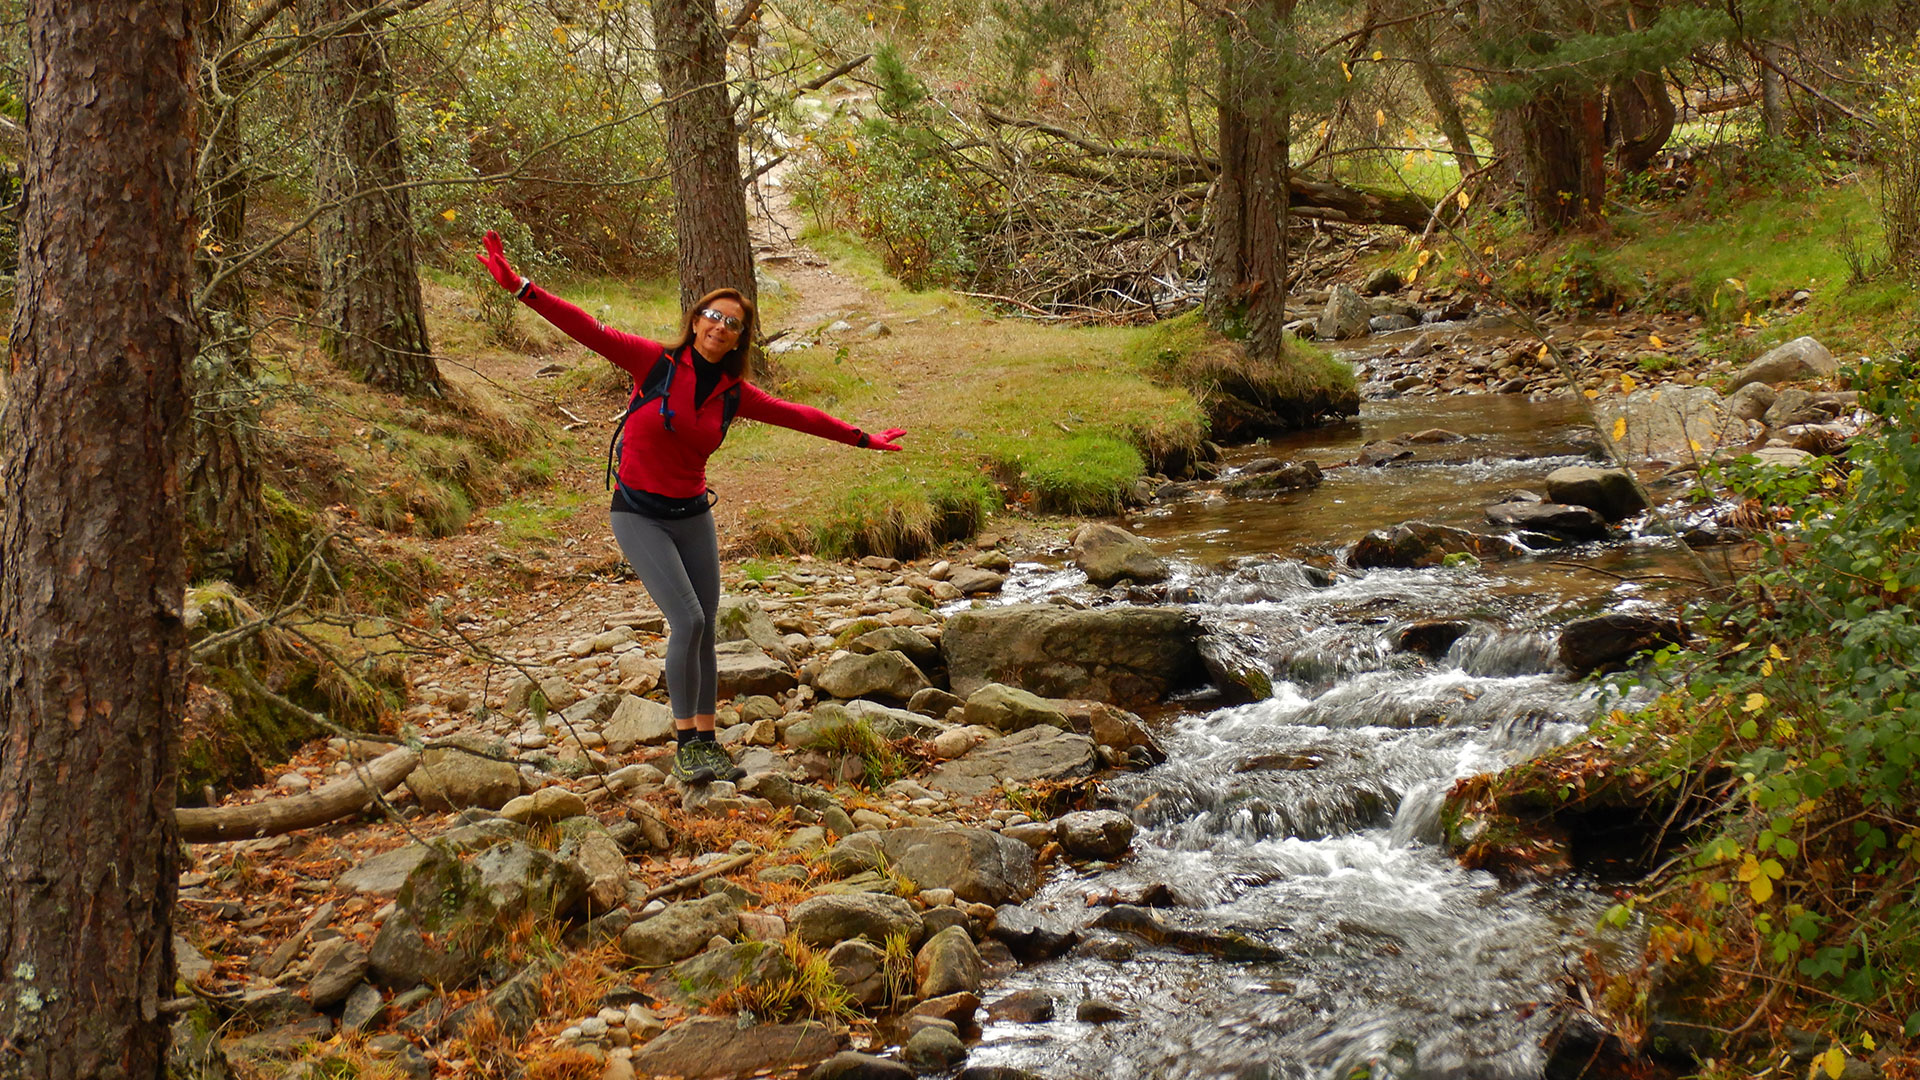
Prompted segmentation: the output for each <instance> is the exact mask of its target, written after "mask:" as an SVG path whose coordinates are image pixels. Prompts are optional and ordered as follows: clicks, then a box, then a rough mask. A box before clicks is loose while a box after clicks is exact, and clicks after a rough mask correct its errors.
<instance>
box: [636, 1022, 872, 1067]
mask: <svg viewBox="0 0 1920 1080" xmlns="http://www.w3.org/2000/svg"><path fill="white" fill-rule="evenodd" d="M843 1041H844V1037H843V1036H841V1035H837V1034H835V1033H834V1032H833V1031H832V1029H830V1028H828V1027H827V1026H826V1025H824V1024H815V1023H800V1024H759V1025H755V1026H753V1027H747V1028H742V1027H741V1026H740V1024H739V1022H738V1021H737V1020H735V1019H734V1018H733V1017H724V1018H723V1017H713V1016H696V1017H692V1018H690V1019H688V1020H686V1021H685V1022H683V1023H680V1024H677V1025H675V1026H674V1027H671V1028H668V1029H667V1031H666V1033H665V1034H663V1035H661V1036H660V1037H659V1038H657V1039H655V1040H653V1041H652V1042H650V1043H648V1044H647V1045H646V1046H645V1047H643V1048H641V1049H639V1050H637V1051H635V1052H634V1055H633V1058H632V1064H633V1069H634V1072H635V1073H636V1074H638V1075H642V1076H645V1075H664V1076H679V1077H686V1078H688V1080H695V1078H699V1080H706V1078H716V1080H717V1078H719V1077H733V1076H746V1075H748V1074H750V1073H754V1072H757V1071H759V1070H762V1069H769V1070H771V1069H790V1068H793V1067H795V1066H806V1065H812V1064H814V1063H815V1062H819V1061H824V1060H826V1059H827V1058H829V1057H831V1056H833V1055H834V1054H835V1053H837V1052H838V1051H839V1050H840V1047H841V1044H842V1043H843Z"/></svg>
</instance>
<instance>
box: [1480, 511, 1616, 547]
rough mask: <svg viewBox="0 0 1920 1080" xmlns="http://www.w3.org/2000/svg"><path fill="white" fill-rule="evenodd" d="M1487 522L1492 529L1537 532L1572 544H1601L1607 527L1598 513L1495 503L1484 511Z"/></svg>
mask: <svg viewBox="0 0 1920 1080" xmlns="http://www.w3.org/2000/svg"><path fill="white" fill-rule="evenodd" d="M1487 520H1488V521H1490V522H1492V523H1493V524H1495V525H1505V526H1508V527H1509V528H1515V529H1531V530H1537V531H1539V532H1545V533H1552V534H1553V535H1555V536H1564V537H1567V538H1569V539H1573V540H1602V539H1605V538H1606V535H1607V523H1606V520H1605V519H1603V518H1602V517H1601V516H1600V513H1599V511H1597V510H1594V509H1592V508H1590V507H1586V506H1569V505H1567V504H1565V503H1557V502H1506V503H1495V504H1494V505H1492V506H1489V507H1487Z"/></svg>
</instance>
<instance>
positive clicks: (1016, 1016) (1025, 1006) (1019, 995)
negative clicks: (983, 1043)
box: [987, 990, 1053, 1024]
mask: <svg viewBox="0 0 1920 1080" xmlns="http://www.w3.org/2000/svg"><path fill="white" fill-rule="evenodd" d="M987 1019H989V1020H1001V1021H1004V1022H1006V1023H1009V1024H1044V1023H1046V1022H1047V1021H1049V1020H1051V1019H1053V995H1051V994H1049V993H1047V992H1046V991H1045V990H1015V991H1014V992H1013V993H1011V994H1008V995H1007V996H1005V997H1003V998H1001V999H1000V1000H998V1001H996V1002H994V1003H993V1004H991V1005H989V1006H987Z"/></svg>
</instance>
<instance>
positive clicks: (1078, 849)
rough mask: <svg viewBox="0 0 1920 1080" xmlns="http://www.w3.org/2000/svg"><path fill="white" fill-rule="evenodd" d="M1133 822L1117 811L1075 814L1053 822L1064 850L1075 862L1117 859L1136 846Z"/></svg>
mask: <svg viewBox="0 0 1920 1080" xmlns="http://www.w3.org/2000/svg"><path fill="white" fill-rule="evenodd" d="M1133 830H1134V825H1133V819H1132V818H1130V817H1128V816H1127V815H1125V814H1123V813H1121V812H1120V811H1118V810H1076V811H1074V812H1073V813H1070V814H1063V815H1061V816H1060V817H1059V818H1057V819H1055V820H1054V823H1053V831H1054V836H1055V838H1056V839H1058V840H1059V841H1060V848H1061V850H1063V851H1065V852H1066V853H1067V855H1068V856H1069V857H1071V858H1075V859H1117V858H1119V857H1120V856H1122V855H1125V854H1126V853H1127V848H1128V846H1130V845H1131V844H1132V843H1133Z"/></svg>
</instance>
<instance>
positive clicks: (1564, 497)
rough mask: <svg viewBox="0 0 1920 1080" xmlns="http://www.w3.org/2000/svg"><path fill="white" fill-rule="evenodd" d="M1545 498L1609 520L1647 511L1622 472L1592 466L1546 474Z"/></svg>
mask: <svg viewBox="0 0 1920 1080" xmlns="http://www.w3.org/2000/svg"><path fill="white" fill-rule="evenodd" d="M1547 498H1548V500H1550V501H1551V502H1555V503H1561V504H1564V505H1567V506H1584V507H1587V508H1588V509H1590V510H1592V511H1594V512H1595V513H1597V514H1599V515H1600V516H1601V517H1603V518H1605V519H1607V520H1608V521H1619V520H1620V519H1622V518H1625V517H1630V516H1632V515H1634V514H1637V513H1639V512H1640V511H1642V510H1645V509H1646V508H1647V500H1646V499H1645V498H1643V497H1642V496H1641V494H1640V489H1639V488H1637V487H1635V486H1634V483H1633V477H1632V476H1630V475H1628V474H1627V471H1626V470H1625V469H1598V468H1594V467H1593V466H1591V465H1567V466H1564V467H1562V468H1558V469H1555V470H1553V471H1552V472H1550V473H1548V474H1547ZM1507 505H1511V504H1507Z"/></svg>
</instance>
